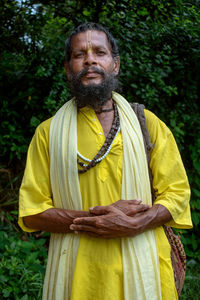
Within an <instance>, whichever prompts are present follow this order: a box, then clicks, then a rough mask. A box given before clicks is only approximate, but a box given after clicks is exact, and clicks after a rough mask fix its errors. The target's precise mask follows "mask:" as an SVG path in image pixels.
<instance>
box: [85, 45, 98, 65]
mask: <svg viewBox="0 0 200 300" xmlns="http://www.w3.org/2000/svg"><path fill="white" fill-rule="evenodd" d="M84 64H85V65H86V66H91V65H96V64H97V59H96V55H95V53H93V51H92V50H90V49H89V50H88V51H87V54H86V56H85V61H84Z"/></svg>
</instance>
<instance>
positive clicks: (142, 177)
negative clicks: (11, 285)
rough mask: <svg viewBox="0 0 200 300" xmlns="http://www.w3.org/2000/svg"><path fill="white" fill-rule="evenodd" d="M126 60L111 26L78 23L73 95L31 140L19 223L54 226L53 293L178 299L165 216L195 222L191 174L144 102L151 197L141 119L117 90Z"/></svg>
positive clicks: (69, 53) (47, 287) (70, 60)
mask: <svg viewBox="0 0 200 300" xmlns="http://www.w3.org/2000/svg"><path fill="white" fill-rule="evenodd" d="M119 67H120V58H119V52H118V48H117V45H116V41H115V40H114V38H113V37H112V35H111V34H110V33H109V32H108V30H107V29H105V28H104V27H102V26H101V25H99V24H95V23H85V24H82V25H80V26H79V27H78V28H76V29H75V30H74V31H73V32H72V33H71V35H70V36H69V37H68V39H67V42H66V58H65V70H66V74H67V77H68V80H69V83H70V87H71V92H72V94H73V96H74V98H73V99H72V100H70V101H69V102H67V103H66V104H64V105H63V107H61V108H60V110H59V111H58V112H57V113H56V115H55V116H54V117H53V118H51V119H49V120H47V121H45V122H43V123H42V124H40V125H39V127H38V128H37V130H36V132H35V135H34V137H33V139H32V141H31V144H30V147H29V151H28V157H27V164H26V170H25V174H24V178H23V182H22V185H21V189H20V203H19V204H20V205H19V224H20V226H21V227H22V228H23V230H25V231H28V232H33V231H37V230H43V231H47V232H50V233H51V239H50V246H49V254H48V263H47V269H46V276H45V282H44V288H43V299H46V300H68V299H71V300H79V299H80V300H93V299H95V300H102V299H105V300H122V299H125V300H127V299H128V300H129V299H135V300H143V299H151V300H153V299H155V300H157V299H166V300H174V299H178V296H177V292H176V287H175V281H174V275H173V269H172V264H171V258H170V250H171V249H170V245H169V242H168V240H167V238H166V235H165V232H164V230H163V227H162V225H163V224H166V225H169V226H173V227H177V228H191V227H192V223H191V218H190V210H189V196H190V189H189V185H188V180H187V176H186V173H185V170H184V167H183V164H182V161H181V158H180V154H179V152H178V149H177V146H176V143H175V141H174V138H173V136H172V134H171V132H170V131H169V129H168V128H167V127H166V125H165V124H164V123H163V122H162V121H160V120H159V119H158V118H157V117H156V116H155V115H154V114H153V113H151V112H150V111H148V110H145V118H146V124H147V128H148V131H149V135H150V138H151V142H152V143H153V144H154V148H153V150H152V151H151V159H150V168H151V171H152V174H153V188H154V191H155V197H156V199H155V201H154V204H153V205H152V199H151V189H150V182H149V174H148V165H147V160H146V155H145V149H144V143H143V136H142V132H141V128H140V124H139V122H138V119H137V117H136V115H135V113H134V111H133V109H132V108H131V106H130V105H129V103H128V102H127V101H126V100H125V99H124V98H123V97H122V96H121V95H119V94H117V93H116V92H114V90H116V88H117V85H118V81H117V75H118V72H119ZM120 199H122V200H120Z"/></svg>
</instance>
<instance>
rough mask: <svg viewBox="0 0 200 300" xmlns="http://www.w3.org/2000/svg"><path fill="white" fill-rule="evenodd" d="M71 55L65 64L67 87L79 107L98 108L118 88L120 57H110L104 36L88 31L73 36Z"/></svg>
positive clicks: (97, 32) (102, 33) (100, 33)
mask: <svg viewBox="0 0 200 300" xmlns="http://www.w3.org/2000/svg"><path fill="white" fill-rule="evenodd" d="M71 49H72V51H71V58H70V61H69V63H65V69H66V73H67V77H68V79H69V82H70V88H71V92H72V94H73V96H75V99H76V101H77V104H78V106H80V107H82V106H86V105H90V106H92V107H93V108H99V107H100V106H102V105H104V104H105V103H106V102H107V101H108V100H109V99H111V94H112V91H113V90H115V89H116V88H117V87H118V80H117V78H116V76H117V74H118V72H119V65H120V61H119V58H117V59H113V57H112V54H111V51H110V47H109V43H108V40H107V36H106V34H105V33H104V32H102V31H94V30H88V31H86V32H81V33H79V34H77V35H75V36H73V38H72V41H71Z"/></svg>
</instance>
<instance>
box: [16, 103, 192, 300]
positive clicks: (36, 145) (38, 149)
mask: <svg viewBox="0 0 200 300" xmlns="http://www.w3.org/2000/svg"><path fill="white" fill-rule="evenodd" d="M145 115H146V120H147V126H148V130H149V133H150V136H151V138H152V142H153V143H154V144H155V148H154V149H153V151H152V155H151V157H152V159H151V167H152V170H153V175H154V187H156V189H157V197H158V199H157V201H159V203H160V204H162V205H164V206H166V207H167V208H168V209H169V211H170V212H171V214H172V216H173V217H174V222H175V223H174V225H175V226H177V227H184V228H191V226H192V223H191V219H190V214H189V210H188V207H189V206H188V201H189V186H188V182H187V178H186V176H185V171H184V169H183V167H182V163H181V160H180V156H179V154H178V152H177V148H176V145H175V143H174V140H173V138H172V136H171V133H170V131H169V130H168V129H167V128H166V126H165V125H164V124H163V123H162V122H161V121H160V120H159V119H158V118H157V117H155V116H154V115H153V114H152V113H150V112H149V111H145ZM83 119H84V120H87V122H86V123H88V130H89V132H87V131H86V133H84V137H83V134H82V129H83V123H82V121H83ZM49 124H50V120H47V121H46V122H44V123H42V124H41V125H40V126H39V127H38V129H37V130H36V134H35V136H34V137H33V140H32V142H31V145H30V148H29V152H28V158H27V167H26V172H25V175H24V179H23V182H22V186H21V190H20V209H19V224H20V225H21V227H22V228H23V229H24V230H25V231H31V230H28V229H27V228H26V227H25V226H24V225H23V222H22V217H23V216H26V215H33V214H36V213H39V212H42V211H44V210H46V209H48V208H50V207H53V203H52V200H51V198H52V192H51V188H50V184H49V182H50V178H49V155H48V132H49ZM84 126H87V125H86V124H85V125H84ZM90 139H91V140H94V139H95V141H96V143H92V144H90V146H91V147H88V144H89V142H90ZM104 139H105V138H104V135H103V131H102V128H101V125H100V123H99V121H98V119H97V118H96V115H95V113H94V112H93V111H92V110H87V109H86V108H84V109H82V110H81V111H80V113H79V114H78V149H79V151H80V152H81V153H82V154H85V155H86V154H87V155H86V156H88V157H90V155H91V154H92V151H95V150H96V149H93V148H92V147H97V149H99V148H100V146H101V145H102V144H103V142H104ZM163 143H164V146H163ZM85 147H86V149H87V153H85V152H84V149H85ZM92 149H93V150H92ZM169 149H173V158H171V157H166V159H163V154H164V152H165V151H167V153H170V151H171V150H169ZM33 162H34V164H33ZM169 166H170V167H169ZM108 170H109V172H108ZM91 172H95V173H96V175H97V177H96V180H97V183H98V184H97V183H96V180H94V178H95V176H91V178H90V174H91V173H90V172H88V173H86V174H83V176H81V178H80V187H81V194H82V199H83V209H86V210H87V209H88V208H89V207H91V206H94V205H107V204H109V203H112V202H115V201H116V200H118V199H120V195H121V173H122V139H121V135H120V134H119V135H118V137H117V138H116V140H115V142H114V144H113V147H112V150H111V152H110V154H109V155H108V157H107V158H106V159H105V160H104V161H102V162H101V163H100V164H99V165H97V166H96V167H95V168H93V169H91ZM166 179H167V180H168V181H167V184H165V182H166ZM170 179H171V180H170ZM102 186H103V187H104V188H103V191H104V192H103V194H102V191H101V187H102ZM163 191H164V194H165V197H167V198H166V199H167V201H166V200H165V198H164V197H162V193H163ZM99 193H100V194H101V197H98V196H97V197H95V198H94V195H99ZM174 195H175V197H174ZM176 195H179V196H178V197H176ZM96 198H97V199H96ZM176 198H177V201H176ZM108 199H109V201H108V202H107V200H108ZM162 200H163V201H162ZM178 213H181V215H182V217H181V218H180V217H179V219H178V218H176V216H177V215H178ZM177 221H178V223H177ZM32 231H34V229H33V230H32ZM155 234H156V239H157V243H158V251H159V262H160V275H161V287H162V298H163V299H176V298H177V295H176V291H175V286H174V282H173V273H172V272H173V271H172V268H171V263H170V256H169V251H170V248H169V245H168V242H167V240H166V237H165V235H164V233H163V230H162V228H157V229H156V230H155ZM95 241H96V240H95ZM90 243H94V241H93V239H92V238H88V237H84V238H81V242H80V247H79V249H81V247H82V249H84V251H79V252H78V258H79V255H80V256H81V255H84V254H85V253H91V252H88V251H87V250H88V248H90ZM112 243H113V240H110V241H107V243H106V245H107V247H106V248H105V247H101V244H100V243H99V245H98V247H96V243H95V247H94V249H93V250H91V248H90V251H92V254H93V255H92V256H91V255H88V257H84V258H85V259H86V260H88V261H90V262H91V263H90V264H89V265H88V268H89V269H87V268H86V266H85V264H84V265H79V262H80V263H81V261H83V260H79V259H77V262H76V263H77V264H76V269H75V274H74V276H76V273H77V274H78V275H77V276H79V280H80V282H79V280H78V279H77V277H76V280H78V281H76V282H75V283H76V288H75V285H73V287H72V298H71V299H76V300H77V299H79V298H78V297H81V298H80V299H109V298H106V296H104V295H105V293H110V294H112V298H111V299H123V296H122V295H123V292H122V289H123V277H122V276H123V275H122V258H121V246H120V242H119V240H116V242H115V246H114V247H113V244H112ZM111 248H112V253H113V254H114V256H113V257H115V258H116V259H115V263H114V262H113V261H112V260H111V258H110V257H109V262H108V261H105V263H104V264H103V262H102V261H101V264H99V265H98V263H99V258H102V251H104V249H105V251H106V253H108V252H109V249H111ZM94 253H95V257H94V259H96V263H97V264H96V266H94V267H93V264H94V261H91V257H93V256H94ZM110 264H111V265H112V268H111V265H110ZM106 266H109V268H108V269H107V271H108V273H106V272H105V269H104V268H103V267H105V268H106ZM96 270H98V272H97V273H98V275H96ZM110 272H111V273H110ZM106 274H107V275H108V276H107V275H106ZM74 278H75V277H74ZM111 278H112V279H111ZM88 281H89V283H90V285H88V286H89V288H88V289H89V290H90V293H91V294H90V295H91V298H90V297H89V298H88V296H87V295H88V293H89V290H88V289H87V288H86V289H85V286H86V285H87V284H88ZM96 282H98V285H96V284H95V283H96ZM105 282H106V283H108V284H106V286H108V287H110V291H109V290H105V284H104V283H105ZM97 286H98V287H97ZM169 287H171V288H170V289H169ZM98 288H99V289H98ZM83 290H85V293H86V295H85V296H84V295H83V294H82V293H83ZM79 291H80V293H79ZM170 293H171V294H170ZM77 294H79V295H77ZM80 295H81V296H80Z"/></svg>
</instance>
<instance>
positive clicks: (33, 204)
mask: <svg viewBox="0 0 200 300" xmlns="http://www.w3.org/2000/svg"><path fill="white" fill-rule="evenodd" d="M50 120H51V119H49V120H47V121H45V122H43V123H41V124H40V125H39V126H38V128H37V129H36V132H35V134H34V136H33V138H32V141H31V143H30V146H29V149H28V155H27V162H26V168H25V172H24V177H23V180H22V184H21V187H20V191H19V220H18V223H19V225H20V227H21V228H22V229H23V230H24V231H27V232H33V231H36V230H34V229H30V228H27V227H26V226H25V225H24V223H23V217H25V216H30V215H35V214H38V213H41V212H43V211H45V210H47V209H49V208H52V207H53V203H52V191H51V185H50V173H49V125H50Z"/></svg>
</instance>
